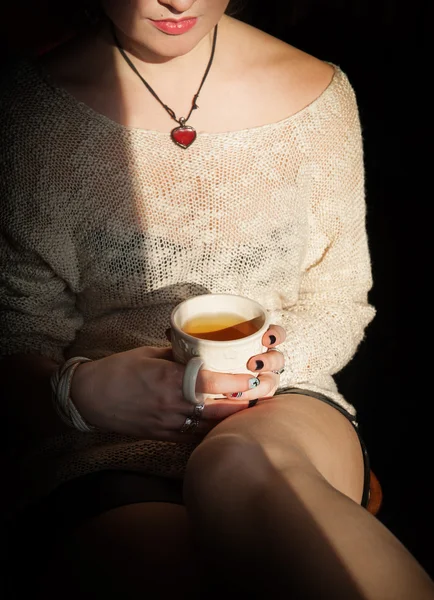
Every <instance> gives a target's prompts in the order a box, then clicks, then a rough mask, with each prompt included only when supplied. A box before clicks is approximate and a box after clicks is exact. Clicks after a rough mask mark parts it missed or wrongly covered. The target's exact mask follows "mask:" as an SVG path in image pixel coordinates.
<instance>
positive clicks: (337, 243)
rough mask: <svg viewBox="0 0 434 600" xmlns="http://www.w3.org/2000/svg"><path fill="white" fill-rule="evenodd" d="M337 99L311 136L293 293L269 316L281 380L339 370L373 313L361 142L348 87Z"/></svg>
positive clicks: (304, 379) (287, 381) (293, 380)
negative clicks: (282, 364)
mask: <svg viewBox="0 0 434 600" xmlns="http://www.w3.org/2000/svg"><path fill="white" fill-rule="evenodd" d="M348 87H349V88H350V86H348ZM347 91H348V88H347ZM340 103H341V105H340V106H339V107H338V108H337V110H336V113H335V115H328V116H327V117H325V118H324V119H322V126H321V127H320V128H319V129H318V130H317V131H316V132H315V134H314V135H313V136H312V138H311V140H312V143H311V147H310V150H309V153H310V157H309V160H308V163H309V169H310V171H311V177H310V186H311V189H310V195H309V197H310V205H309V208H308V230H309V241H308V247H307V252H306V254H305V256H304V261H303V265H302V274H301V279H300V287H299V294H298V300H297V302H296V303H295V304H294V305H292V306H290V307H287V308H286V310H279V311H273V313H272V315H271V317H272V322H275V323H279V324H280V325H282V326H283V327H284V328H285V330H286V332H287V339H286V341H285V343H284V344H283V345H282V346H281V348H282V350H283V351H284V353H285V357H286V365H287V366H286V372H285V375H284V377H283V378H282V383H284V384H285V385H300V384H303V383H309V382H312V381H315V379H317V378H318V377H321V376H323V375H327V374H328V375H333V374H334V373H337V372H338V371H340V370H341V369H342V368H343V367H344V366H345V365H346V364H347V363H348V362H349V361H350V360H351V358H352V357H353V355H354V354H355V352H356V349H357V347H358V345H359V343H360V342H361V340H362V339H363V337H364V331H365V328H366V327H367V325H368V324H369V323H370V321H371V320H372V319H373V317H374V315H375V309H374V307H373V306H371V305H370V304H369V303H368V292H369V290H370V288H371V286H372V277H371V263H370V254H369V248H368V241H367V231H366V227H365V220H366V206H365V193H364V192H365V189H364V161H363V141H362V135H361V126H360V121H359V114H358V108H357V103H356V98H355V95H354V92H353V90H352V88H350V92H349V93H347V94H346V95H345V96H343V97H342V98H341V99H340Z"/></svg>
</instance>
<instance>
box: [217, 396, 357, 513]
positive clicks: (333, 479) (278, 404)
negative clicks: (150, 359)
mask: <svg viewBox="0 0 434 600" xmlns="http://www.w3.org/2000/svg"><path fill="white" fill-rule="evenodd" d="M224 434H238V435H243V436H245V437H247V438H249V439H251V440H253V441H255V442H257V443H259V444H260V446H261V447H262V448H263V450H264V451H265V453H266V455H267V456H268V458H269V459H270V461H271V462H272V464H273V465H274V466H275V467H276V468H277V469H279V471H280V472H282V473H283V474H284V475H285V473H289V472H290V470H291V468H293V467H294V465H297V466H299V465H300V464H301V465H306V467H308V468H310V467H311V468H314V469H315V470H316V471H317V472H319V473H320V474H321V475H322V477H324V479H325V480H326V481H327V482H328V483H329V484H330V485H332V486H333V487H334V488H336V489H337V490H339V491H340V492H342V493H343V494H345V495H346V496H348V497H350V498H352V499H353V500H354V501H355V502H357V503H360V502H361V500H362V494H363V484H364V461H363V454H362V449H361V445H360V441H359V438H358V435H357V433H356V431H355V430H354V427H353V425H352V424H351V423H350V422H349V420H348V419H347V418H345V417H344V416H343V415H342V414H341V413H340V412H339V411H338V410H336V409H335V408H333V407H332V406H329V405H328V404H326V403H324V402H321V401H320V400H318V399H316V398H312V397H310V396H304V395H300V394H282V395H278V396H274V397H273V398H270V399H266V400H263V401H260V402H259V403H258V404H257V405H256V406H254V407H253V408H250V409H247V410H245V411H241V412H239V413H236V414H235V415H232V416H231V417H228V418H227V419H225V420H224V421H222V422H221V423H219V425H218V426H217V427H215V428H214V429H213V430H212V431H211V432H210V433H209V434H208V436H207V439H212V438H213V437H215V436H219V435H224Z"/></svg>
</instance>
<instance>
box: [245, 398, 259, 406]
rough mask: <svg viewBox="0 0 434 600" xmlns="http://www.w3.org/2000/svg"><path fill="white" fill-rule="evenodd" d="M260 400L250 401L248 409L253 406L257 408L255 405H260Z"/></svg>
mask: <svg viewBox="0 0 434 600" xmlns="http://www.w3.org/2000/svg"><path fill="white" fill-rule="evenodd" d="M258 400H259V398H256V399H255V400H249V405H248V407H247V408H252V406H255V404H257V403H258Z"/></svg>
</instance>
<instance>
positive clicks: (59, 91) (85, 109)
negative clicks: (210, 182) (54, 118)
mask: <svg viewBox="0 0 434 600" xmlns="http://www.w3.org/2000/svg"><path fill="white" fill-rule="evenodd" d="M324 62H326V63H327V64H329V65H330V66H332V67H333V69H334V73H333V76H332V78H331V80H330V82H329V83H328V85H327V87H326V88H324V90H323V91H322V92H321V93H320V94H319V96H317V97H316V98H314V99H313V100H312V101H311V102H309V104H306V106H303V107H302V108H301V109H300V110H298V111H296V112H295V113H292V114H291V115H289V116H288V117H284V118H283V119H279V120H278V121H274V122H272V123H265V124H263V125H256V126H254V127H248V128H245V129H234V130H229V131H217V132H206V131H198V132H197V133H198V135H200V137H208V138H224V137H233V136H237V135H241V136H242V135H246V134H252V133H256V132H258V133H259V132H262V131H268V130H273V129H278V128H280V127H285V126H286V125H290V124H292V123H293V122H294V121H297V120H298V119H299V118H301V117H302V116H303V115H305V114H306V113H308V112H309V111H311V110H312V109H314V108H316V107H317V106H318V105H319V104H321V103H322V102H323V101H324V100H325V99H326V98H327V97H328V96H329V95H330V94H331V93H332V92H333V90H334V87H335V86H336V85H337V82H338V79H339V78H340V77H341V75H342V71H341V69H340V67H339V66H338V65H336V64H334V63H332V62H329V61H324ZM31 66H32V67H33V70H34V71H35V73H36V75H37V76H38V77H39V79H40V80H41V81H42V82H43V83H45V85H47V86H48V87H49V88H50V89H51V91H52V92H53V93H55V94H56V95H57V96H59V97H60V98H62V99H63V100H64V101H66V102H67V103H68V104H69V105H71V106H72V107H75V108H77V109H78V110H80V112H82V113H84V114H87V115H88V116H89V117H91V118H93V119H95V120H97V121H100V122H102V123H104V124H105V125H108V126H109V127H111V128H112V129H117V130H118V131H124V132H128V133H137V134H148V135H153V136H162V137H163V136H164V137H167V136H168V135H169V134H168V133H167V131H159V130H154V129H143V128H140V127H133V126H130V125H123V124H122V123H118V122H117V121H114V120H113V119H111V118H110V117H107V116H106V115H104V114H102V113H100V112H98V111H96V110H95V109H93V108H91V107H90V106H89V105H88V104H86V103H85V102H82V101H81V100H78V99H77V98H76V97H75V96H74V95H73V94H71V93H70V92H68V90H66V89H65V88H63V87H61V86H60V85H58V84H57V83H56V82H55V81H54V80H53V79H52V77H51V75H50V74H49V73H48V72H47V71H46V70H45V69H44V67H43V66H42V65H41V64H40V63H38V62H37V61H33V62H32V64H31Z"/></svg>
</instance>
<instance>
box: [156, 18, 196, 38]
mask: <svg viewBox="0 0 434 600" xmlns="http://www.w3.org/2000/svg"><path fill="white" fill-rule="evenodd" d="M196 21H197V17H192V18H189V19H179V20H178V21H177V20H175V19H165V20H164V21H153V20H152V19H151V23H152V24H153V25H155V27H156V28H157V29H159V30H160V31H164V33H168V34H169V35H181V34H182V33H186V32H187V31H190V29H192V28H193V27H194V26H195V25H196Z"/></svg>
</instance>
